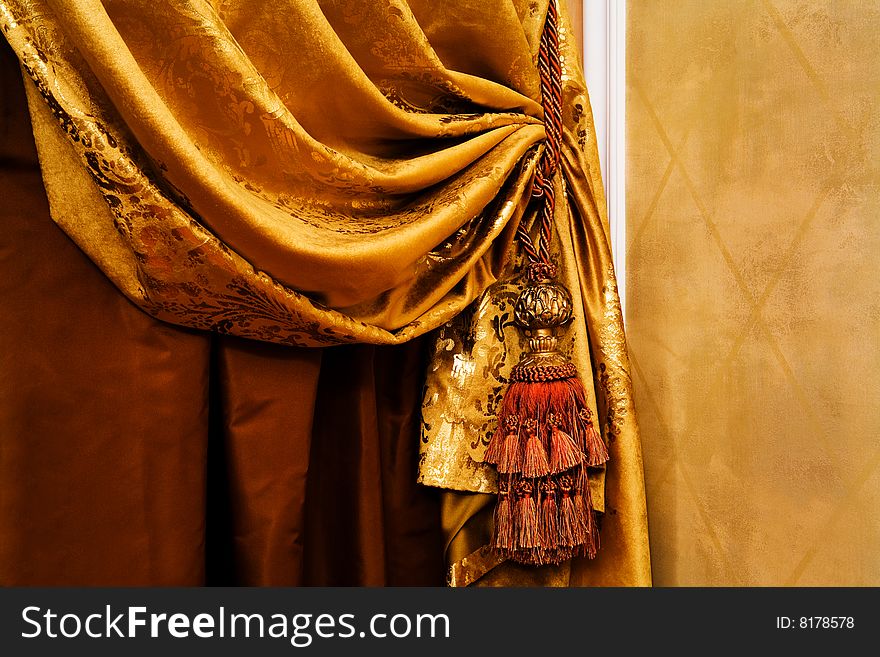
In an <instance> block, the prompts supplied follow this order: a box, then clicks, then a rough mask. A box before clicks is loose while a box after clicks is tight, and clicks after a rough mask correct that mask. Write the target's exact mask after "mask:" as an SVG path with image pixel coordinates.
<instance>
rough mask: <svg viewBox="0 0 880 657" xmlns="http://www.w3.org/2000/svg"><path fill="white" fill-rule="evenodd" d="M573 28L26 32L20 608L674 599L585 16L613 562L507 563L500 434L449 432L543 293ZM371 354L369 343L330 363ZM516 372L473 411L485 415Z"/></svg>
mask: <svg viewBox="0 0 880 657" xmlns="http://www.w3.org/2000/svg"><path fill="white" fill-rule="evenodd" d="M546 11H547V3H546V2H543V3H538V4H537V5H536V4H535V3H529V2H519V1H506V0H498V1H497V2H492V3H468V2H462V3H457V4H452V5H446V4H437V3H427V2H410V3H403V2H396V1H394V0H390V1H388V2H364V3H361V2H329V1H328V2H311V1H308V0H289V1H288V2H285V3H283V11H282V10H281V8H280V7H278V6H275V5H273V6H272V7H271V9H269V8H261V5H259V4H257V3H248V2H239V1H233V2H221V3H211V2H206V1H202V0H193V1H192V2H186V3H174V4H173V5H172V4H167V5H166V4H163V3H154V2H141V1H139V0H120V1H114V2H106V3H103V4H102V3H100V2H97V1H96V0H76V1H75V2H67V3H58V2H55V0H27V1H25V0H21V1H12V0H9V1H7V0H2V1H0V13H2V19H3V21H4V22H3V25H4V35H5V36H6V37H7V39H8V40H9V42H10V44H11V45H12V47H13V50H14V51H15V55H16V56H17V59H18V63H19V64H20V65H21V67H22V69H23V71H24V73H25V77H26V81H27V82H26V85H25V90H26V94H27V105H28V108H29V111H30V120H31V122H32V130H31V128H28V127H27V124H26V120H25V119H24V118H23V114H22V112H21V109H22V106H23V103H22V98H21V94H20V93H19V90H20V88H21V87H20V84H18V83H16V82H12V81H11V79H10V81H9V82H8V83H7V84H5V85H4V89H10V90H14V91H15V93H14V94H10V99H9V101H8V108H7V115H8V116H9V117H10V118H9V120H8V121H7V123H8V124H9V126H11V127H10V128H9V130H10V132H11V134H15V135H16V136H17V139H15V140H10V141H9V143H8V144H7V148H8V149H11V151H12V153H13V155H11V156H10V157H8V158H6V159H4V162H5V163H6V166H5V169H4V176H3V180H4V184H6V185H9V186H10V190H9V194H10V196H14V197H15V198H16V201H15V203H13V204H11V205H9V206H7V207H5V208H4V209H3V212H4V213H9V214H10V215H11V216H10V218H9V220H8V221H6V222H4V225H3V228H2V230H3V231H8V235H5V239H6V242H5V244H4V245H3V249H4V253H5V254H7V256H8V258H7V259H6V260H5V261H4V262H3V263H2V264H3V266H4V267H5V268H8V269H10V270H11V271H12V274H11V275H10V277H9V279H8V280H9V281H13V283H9V285H8V287H5V288H3V293H4V295H5V296H4V297H3V298H2V299H0V303H2V306H3V308H4V311H6V310H8V312H7V313H6V318H5V320H4V322H3V325H2V332H3V336H2V338H0V339H2V340H3V341H4V347H6V351H5V353H6V354H7V356H6V361H5V362H4V369H3V373H4V377H3V382H2V385H3V386H4V389H3V391H2V392H3V395H2V398H0V403H2V413H3V417H2V424H0V430H2V431H3V432H4V436H3V451H2V458H0V470H2V472H0V490H2V498H0V509H2V518H0V523H2V524H0V532H2V534H0V535H2V536H3V539H2V540H3V545H2V550H3V555H2V561H3V563H2V565H0V568H3V569H5V570H4V571H3V573H4V577H5V578H6V579H8V581H10V582H17V583H37V582H41V583H69V582H78V583H152V584H161V583H190V584H197V583H204V582H207V583H213V582H218V583H246V584H272V583H284V584H425V583H439V582H441V581H442V580H443V576H444V572H443V571H444V568H445V566H449V567H451V570H450V571H449V573H447V575H448V576H449V578H448V581H449V582H450V583H453V584H458V583H469V582H471V581H474V580H476V579H479V578H481V577H484V576H486V575H487V573H489V571H492V573H491V576H490V577H485V578H484V582H485V583H500V584H550V583H552V584H568V583H571V584H646V583H649V582H650V566H649V559H648V552H647V528H646V524H645V502H644V489H643V483H642V474H641V457H640V448H639V438H638V431H637V426H636V423H635V415H634V410H633V408H632V399H631V389H630V381H629V372H628V361H627V356H626V346H625V341H624V338H623V333H622V322H621V318H620V309H619V301H618V299H617V294H616V282H615V280H614V273H613V267H612V266H611V260H610V250H609V248H608V231H607V220H606V217H605V214H604V196H603V194H602V188H601V178H600V174H599V171H598V158H597V157H596V149H595V138H594V136H593V128H592V120H591V115H590V110H589V100H588V98H587V94H586V90H585V88H584V86H583V79H582V75H581V73H580V71H579V69H578V64H577V50H576V45H575V44H574V43H573V42H572V41H573V40H571V39H566V36H565V33H566V31H569V32H570V24H568V23H567V22H566V21H565V18H563V23H562V30H561V49H562V51H561V52H562V54H563V62H564V64H563V69H562V76H561V83H562V87H563V103H564V107H565V113H564V124H565V125H564V127H565V129H564V135H563V144H562V171H561V172H560V173H559V174H558V175H557V177H556V179H555V181H554V185H555V187H556V188H557V189H558V193H559V195H560V198H565V199H567V200H568V203H561V204H558V205H557V216H556V217H555V220H556V226H555V230H556V238H557V240H556V245H555V247H554V249H555V250H556V257H557V261H558V262H559V264H560V267H561V270H562V271H563V274H562V277H563V279H564V280H565V282H566V284H567V286H568V287H569V288H570V289H571V291H572V293H573V295H574V298H575V302H576V307H577V309H578V310H579V311H582V312H579V313H577V314H576V315H577V321H576V322H575V323H574V324H573V325H572V328H571V332H570V335H569V337H568V338H567V342H566V344H567V345H568V347H569V349H570V350H571V351H572V354H571V357H572V359H573V360H574V361H575V362H576V363H577V364H578V365H579V366H580V368H581V371H582V372H585V373H586V382H587V385H588V388H589V390H588V395H589V404H590V406H591V407H592V408H593V409H594V412H595V413H596V414H597V417H598V418H599V420H600V423H601V429H602V432H603V436H604V437H605V439H606V440H607V441H608V443H609V451H610V453H611V455H612V464H613V466H611V468H610V469H609V470H608V471H607V472H606V471H605V469H604V468H600V469H597V471H596V472H593V473H591V475H590V482H591V485H592V486H593V488H594V490H595V497H596V499H597V500H598V506H597V508H598V509H599V510H600V511H604V512H605V518H604V525H603V541H604V542H605V548H604V549H603V551H602V556H600V558H599V559H597V560H596V561H594V562H591V563H589V564H588V563H586V562H585V563H580V562H575V563H572V564H565V565H564V566H563V567H560V568H553V569H550V571H551V572H549V574H548V573H542V572H540V571H538V570H535V569H518V568H514V567H512V566H511V565H510V564H500V565H499V564H498V563H497V561H493V559H492V557H491V555H490V556H488V557H487V558H486V559H483V558H482V557H484V556H486V555H485V554H484V551H483V550H482V548H481V546H485V544H486V542H487V541H488V531H489V530H490V529H491V523H487V517H488V516H487V514H486V510H487V509H488V508H489V507H488V506H487V503H486V498H488V495H489V494H491V493H493V492H494V488H493V486H494V484H493V483H492V482H491V478H488V479H484V482H483V484H481V485H479V486H472V485H469V484H467V483H462V482H463V481H464V479H463V478H462V474H463V473H464V471H465V470H483V469H485V468H486V467H487V466H485V465H484V464H483V463H482V451H481V449H480V445H481V444H482V443H483V438H484V434H485V430H486V427H485V426H483V427H481V430H480V431H481V432H482V433H480V432H478V434H477V435H476V436H464V437H462V436H457V437H454V438H453V439H452V442H454V443H456V444H455V445H451V443H450V442H449V440H447V441H446V442H445V443H442V444H441V443H438V442H437V440H436V436H435V435H433V434H432V430H431V429H430V428H429V427H428V423H427V422H425V421H424V419H425V417H427V415H430V413H432V412H437V411H438V410H440V412H441V415H442V416H443V417H444V418H446V419H447V420H450V421H452V422H453V423H458V422H457V420H456V419H455V418H454V413H455V412H458V411H460V410H463V408H464V407H463V406H459V405H449V406H448V407H447V411H449V412H447V413H443V410H442V408H441V409H438V408H437V406H436V404H435V405H433V408H432V405H431V404H430V403H429V399H430V398H431V394H432V391H433V390H435V389H436V387H437V386H440V387H444V388H446V387H449V389H450V390H451V387H450V386H448V385H447V383H448V382H444V381H445V379H444V372H446V371H451V370H449V369H448V367H447V366H448V363H444V362H443V358H441V357H440V356H441V351H440V350H439V349H438V345H440V344H441V342H442V341H443V340H450V339H452V340H453V342H455V339H454V338H450V335H446V336H444V335H443V331H447V332H451V333H455V332H456V331H465V333H467V332H468V331H469V330H470V329H469V328H468V326H467V325H466V322H467V321H468V320H467V319H466V318H467V317H468V316H472V317H476V318H477V319H476V320H475V321H477V323H479V322H480V321H486V318H485V317H484V316H481V315H479V313H477V315H470V314H468V313H471V310H472V309H473V308H474V307H478V308H484V307H486V306H487V304H488V306H489V307H491V306H492V304H493V303H494V301H493V299H494V298H495V295H497V294H498V293H499V291H502V290H503V289H504V285H506V284H507V283H504V284H501V285H498V284H496V282H497V281H499V280H508V281H509V280H515V279H517V277H521V274H522V272H521V267H520V265H521V262H519V261H518V259H517V258H516V257H514V255H513V254H514V253H515V251H514V246H513V236H514V233H515V230H516V227H517V225H518V224H520V223H521V222H523V223H524V224H525V226H526V227H527V228H528V227H530V226H532V222H533V219H534V208H533V207H532V206H531V205H530V204H529V189H530V185H531V180H532V177H533V175H534V169H535V165H536V162H537V161H538V158H539V157H540V156H541V152H542V148H543V146H542V143H541V142H542V139H543V137H544V127H543V124H542V120H541V119H542V109H541V93H540V88H539V85H538V74H537V69H536V66H535V56H536V54H537V47H538V41H539V37H540V34H541V30H542V28H543V24H544V16H545V14H546ZM490 26H491V29H488V28H489V27H490ZM473 43H479V44H480V48H479V53H477V52H476V51H475V50H474V49H473V48H472V45H473ZM7 60H8V61H7V62H6V68H7V69H8V72H7V73H6V75H7V77H9V78H13V77H14V74H13V73H12V71H14V69H15V66H14V64H15V62H14V61H13V60H11V59H10V58H8V57H7ZM14 124H17V125H19V126H20V127H18V128H16V127H14ZM31 133H32V134H33V135H34V136H35V138H36V149H37V151H38V152H39V166H40V171H39V172H38V170H37V169H36V167H35V161H36V158H35V154H34V148H33V144H32V143H31V142H30V141H29V140H26V139H25V136H26V135H29V134H31ZM15 153H18V155H15ZM40 173H41V174H42V182H41V181H40V175H39V174H40ZM50 221H51V222H54V224H53V223H50ZM58 227H60V229H61V231H63V232H59V230H58ZM70 240H72V242H73V243H71V241H70ZM74 244H75V246H74ZM76 247H79V248H78V249H77V248H76ZM36 263H40V265H39V267H38V266H37V264H36ZM111 283H112V285H111ZM114 286H115V287H114ZM120 293H121V294H120ZM466 309H468V313H463V311H465V310H466ZM141 310H143V311H146V314H145V313H142V312H141ZM158 320H166V321H168V322H171V323H173V324H175V325H177V326H172V325H171V324H165V323H162V322H160V321H158ZM453 320H455V323H452V324H451V323H450V322H453ZM474 326H475V325H474ZM471 328H473V326H472V327H471ZM205 329H208V330H210V331H213V333H208V332H203V331H204V330H205ZM435 329H439V333H438V331H437V330H435ZM432 331H433V332H432ZM426 334H427V335H426ZM459 337H460V335H459ZM246 338H247V339H246ZM485 339H486V340H489V341H490V342H491V340H492V337H491V332H490V334H488V335H487V336H485ZM477 342H478V343H480V340H478V341H477ZM344 343H360V344H353V345H347V346H327V345H340V344H344ZM371 345H376V346H371ZM471 346H485V344H482V343H480V344H477V345H471ZM521 346H522V345H520V346H519V347H513V350H512V351H511V352H510V353H509V354H508V356H511V357H513V356H514V355H515V352H516V350H517V348H520V349H521ZM447 351H449V350H447ZM476 353H477V352H474V353H468V354H464V352H461V353H460V354H459V355H462V356H463V357H467V358H471V357H473V356H475V354H476ZM508 360H510V359H508ZM512 364H513V363H512V362H507V364H506V365H504V366H503V367H506V368H508V370H509V366H510V365H512ZM503 367H502V369H497V368H496V369H495V370H493V371H492V374H491V377H484V378H483V380H482V381H477V380H474V381H472V382H471V385H469V386H468V394H469V395H470V397H469V398H468V399H467V402H466V403H467V405H468V406H469V407H470V408H473V407H474V404H480V403H482V402H481V401H480V400H482V399H484V398H485V395H486V394H487V393H489V392H491V391H492V390H493V389H495V391H496V392H497V387H498V383H499V382H500V381H503V380H504V378H505V376H506V374H505V372H506V371H507V370H504V369H503ZM426 371H429V372H432V373H433V374H431V375H429V377H428V381H427V386H425V389H424V392H425V393H426V394H425V396H424V397H423V394H422V393H423V384H424V383H425V372H426ZM482 371H484V372H485V371H487V370H486V368H483V369H482ZM590 374H592V375H593V376H592V377H591V376H590ZM590 379H592V385H590ZM462 383H466V382H463V381H459V384H462ZM459 397H461V396H459ZM426 414H427V415H426ZM433 426H434V427H437V426H439V425H437V424H434V425H433ZM450 435H451V434H450ZM447 437H448V436H447ZM462 441H465V442H467V443H472V444H474V445H476V448H474V449H471V450H470V452H469V453H467V454H466V459H465V460H457V461H454V462H453V461H449V463H454V465H455V467H453V468H451V469H448V471H447V472H446V475H447V476H445V478H439V479H438V478H434V479H433V480H432V478H431V477H429V476H426V473H428V472H430V471H431V460H432V459H437V458H443V454H444V451H445V450H446V448H447V447H450V445H451V449H452V451H453V452H454V453H455V454H456V455H458V456H461V455H463V454H464V452H466V451H467V450H462V449H461V445H462ZM474 441H476V442H474ZM420 445H421V453H419V451H420ZM468 459H469V460H468ZM417 480H419V481H420V482H421V483H422V484H427V485H429V486H434V487H437V488H441V489H447V490H454V491H458V492H456V493H446V494H442V493H441V492H440V491H438V490H436V489H432V488H428V487H426V486H421V485H418V484H416V481H417ZM6 530H8V531H6ZM47 546H51V547H47ZM472 548H474V549H473V550H472ZM47 550H48V551H49V552H52V553H53V554H52V556H51V557H50V558H49V559H45V560H37V559H35V558H34V557H33V556H29V555H33V554H36V553H37V551H47ZM444 553H445V562H444ZM477 561H479V562H480V563H479V565H477V567H476V568H468V567H466V564H468V563H470V564H472V565H473V564H475V563H476V562H477ZM520 571H522V572H520ZM461 573H465V574H464V575H463V576H460V575H461Z"/></svg>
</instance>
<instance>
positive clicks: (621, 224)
mask: <svg viewBox="0 0 880 657" xmlns="http://www.w3.org/2000/svg"><path fill="white" fill-rule="evenodd" d="M584 75H585V76H586V80H587V89H588V90H589V92H590V103H591V105H592V108H593V119H594V121H595V125H596V139H597V141H598V144H599V162H600V166H601V168H602V179H603V181H604V183H605V196H606V198H607V200H608V221H609V223H610V225H611V250H612V254H613V256H614V269H615V271H616V272H617V282H618V286H619V291H620V304H621V306H622V307H623V316H624V318H625V317H626V0H584Z"/></svg>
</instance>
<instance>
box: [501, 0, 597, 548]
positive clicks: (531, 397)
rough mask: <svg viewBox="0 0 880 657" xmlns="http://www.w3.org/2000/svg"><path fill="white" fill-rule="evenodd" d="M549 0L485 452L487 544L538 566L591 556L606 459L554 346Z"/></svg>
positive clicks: (556, 72) (558, 111)
mask: <svg viewBox="0 0 880 657" xmlns="http://www.w3.org/2000/svg"><path fill="white" fill-rule="evenodd" d="M556 2H557V0H551V2H550V4H549V6H548V8H547V17H546V20H545V23H544V29H543V31H542V33H541V44H540V48H539V52H538V69H539V74H540V78H541V102H542V105H543V108H544V128H545V130H546V139H545V148H544V151H543V153H542V155H541V159H540V161H539V163H538V166H537V168H536V171H535V178H534V182H533V184H532V197H533V198H535V199H536V201H537V202H539V203H540V204H541V205H540V208H539V213H540V222H539V224H538V230H537V231H536V235H535V239H532V236H531V235H530V234H529V232H528V231H527V230H526V229H525V227H524V226H523V224H520V226H519V227H518V228H517V239H518V241H519V243H520V245H521V247H522V249H523V251H524V252H525V255H526V257H527V259H528V261H529V265H528V267H527V269H526V278H527V280H528V285H527V286H526V287H525V289H524V290H523V291H522V293H521V294H520V296H519V298H518V299H517V302H516V305H515V306H514V318H515V320H516V323H517V324H518V325H519V326H520V328H521V329H522V331H523V333H524V334H525V336H526V337H527V338H528V353H527V354H526V355H525V356H524V357H523V358H522V360H521V361H520V362H519V363H518V364H517V365H516V367H514V368H513V369H512V371H511V376H510V385H509V387H508V389H507V392H506V393H505V395H504V399H503V401H502V402H501V407H500V411H499V412H498V413H497V417H498V425H497V429H496V431H495V433H494V434H493V435H492V438H491V439H490V441H489V445H488V447H487V449H486V455H485V460H486V461H487V462H488V463H492V464H494V465H495V466H496V469H497V470H498V503H497V505H496V507H495V525H494V530H493V537H492V545H493V546H494V548H495V549H496V550H499V551H500V552H501V554H502V556H504V557H506V558H508V559H513V560H515V561H518V562H521V563H526V564H538V565H540V564H556V563H560V562H562V561H565V560H567V559H570V558H571V557H573V556H579V555H580V556H586V557H590V558H592V557H594V556H595V555H596V551H597V550H598V549H599V531H598V527H597V525H596V518H595V517H594V511H593V504H592V501H591V499H590V480H589V476H588V474H587V467H589V466H597V465H601V464H602V463H605V461H607V460H608V450H607V449H606V447H605V443H604V442H602V438H601V436H600V435H599V433H598V432H597V431H596V429H595V427H594V426H593V420H592V412H591V411H590V408H589V406H588V404H587V401H586V393H585V392H584V386H583V384H582V383H581V380H580V379H579V378H578V374H577V368H576V367H575V366H574V364H573V363H571V362H570V361H569V360H568V358H566V357H565V356H563V355H562V354H561V353H560V352H559V350H558V347H559V337H558V333H559V331H560V330H561V329H562V327H563V326H564V325H565V324H567V323H568V322H569V321H570V320H571V318H572V300H571V294H569V292H568V290H566V289H565V287H563V286H562V285H560V284H558V283H555V282H554V281H553V279H554V278H555V277H556V275H557V273H558V269H557V266H556V264H555V263H554V262H553V261H552V259H551V256H550V240H551V237H552V235H553V232H554V222H555V209H556V192H555V185H554V181H555V180H556V177H557V175H558V166H559V161H560V153H561V151H560V146H561V137H562V129H563V121H562V82H561V75H562V66H561V58H560V54H559V35H558V32H557V22H558V16H557V8H556ZM561 184H563V185H564V184H565V179H564V177H563V178H562V180H561Z"/></svg>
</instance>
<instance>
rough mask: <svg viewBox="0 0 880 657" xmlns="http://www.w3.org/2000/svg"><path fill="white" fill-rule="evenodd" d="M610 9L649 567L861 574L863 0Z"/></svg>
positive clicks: (699, 574) (871, 461)
mask: <svg viewBox="0 0 880 657" xmlns="http://www.w3.org/2000/svg"><path fill="white" fill-rule="evenodd" d="M627 20H628V35H627V58H628V71H627V84H628V98H627V116H626V121H627V131H628V134H627V144H628V152H627V163H628V171H627V208H628V217H627V222H628V227H627V234H628V244H627V259H628V263H627V271H628V275H629V278H628V280H627V281H626V285H627V294H628V317H627V326H628V339H629V342H630V348H631V357H632V361H633V370H634V375H635V376H634V382H635V392H636V401H637V406H638V412H639V416H640V423H641V425H642V436H643V443H644V452H645V474H646V482H647V486H648V505H649V518H650V523H651V526H650V529H651V549H652V558H653V561H654V578H655V583H656V584H659V585H808V584H809V585H880V559H878V558H877V556H876V555H877V554H880V513H878V511H877V505H876V503H877V501H878V497H880V494H878V493H880V491H878V485H880V472H878V470H880V404H878V403H877V402H876V400H877V398H878V394H880V348H878V347H880V345H878V338H880V330H878V329H880V276H878V274H877V264H876V263H877V258H878V256H877V254H878V253H880V175H878V169H877V164H876V163H877V162H878V155H880V43H878V40H877V39H876V34H877V33H878V32H880V5H877V4H875V3H863V2H858V1H856V0H850V1H848V2H835V3H827V2H823V1H821V0H809V1H797V0H754V1H752V0H724V1H722V0H716V1H713V2H704V1H703V0H683V1H680V2H676V3H671V4H670V3H667V2H660V1H659V0H630V2H629V3H628V9H627Z"/></svg>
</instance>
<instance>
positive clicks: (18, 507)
mask: <svg viewBox="0 0 880 657" xmlns="http://www.w3.org/2000/svg"><path fill="white" fill-rule="evenodd" d="M0 61H2V64H0V70H2V73H0V85H2V88H3V90H4V94H3V101H2V128H0V129H2V134H0V190H2V196H3V198H5V199H7V201H8V202H6V203H4V204H2V206H0V308H2V309H3V310H2V321H0V359H2V360H0V372H2V376H0V582H2V584H3V585H102V584H103V585H200V584H205V583H207V584H240V585H298V584H309V585H372V586H377V585H437V584H442V583H443V577H444V575H443V574H444V567H443V562H442V559H443V552H442V539H441V536H440V511H439V498H438V492H437V491H434V490H433V489H429V488H425V487H422V486H418V485H416V483H415V479H416V456H417V454H416V452H417V449H418V428H419V405H420V403H421V398H420V390H421V388H420V384H419V381H420V378H421V377H422V375H423V367H424V358H425V349H424V347H425V345H424V343H423V342H422V341H419V340H416V341H413V342H411V343H408V344H406V345H402V346H399V347H373V346H370V345H353V346H346V347H338V348H328V349H323V350H322V349H306V348H295V347H284V346H279V345H272V344H267V343H260V342H256V341H250V340H243V339H240V338H234V337H231V336H217V335H212V334H210V333H203V332H200V331H195V330H190V329H185V328H180V327H175V326H171V325H169V324H165V323H163V322H160V321H158V320H155V319H153V318H151V317H149V316H148V315H146V314H145V313H143V312H141V311H140V310H139V309H138V308H136V307H135V306H134V305H132V304H131V303H130V302H129V301H128V300H126V299H125V298H124V297H123V296H122V295H120V294H119V292H118V290H117V289H116V288H115V287H114V286H113V285H112V284H111V283H110V282H109V281H108V280H107V279H106V277H104V276H103V274H101V272H100V271H99V270H98V269H97V268H96V267H95V266H94V264H93V263H92V262H91V261H89V259H88V258H87V257H86V256H85V255H84V254H83V253H82V252H81V251H80V250H79V249H78V248H77V247H76V246H75V245H74V244H72V243H71V242H70V240H69V239H68V238H67V237H66V236H65V235H64V233H63V232H62V231H61V230H60V229H59V228H58V227H57V226H56V225H55V224H54V223H53V222H52V220H51V219H50V217H49V209H48V205H47V202H46V196H45V191H44V190H43V183H42V180H41V177H40V172H39V168H38V164H37V159H36V152H35V149H34V146H33V138H32V136H31V129H30V124H29V120H28V116H27V107H26V104H25V102H24V88H23V86H22V83H21V73H20V71H19V69H18V66H17V62H16V60H15V58H14V57H13V56H12V53H11V52H10V51H9V49H8V47H6V46H4V47H3V48H2V60H0ZM61 291H63V292H61Z"/></svg>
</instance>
